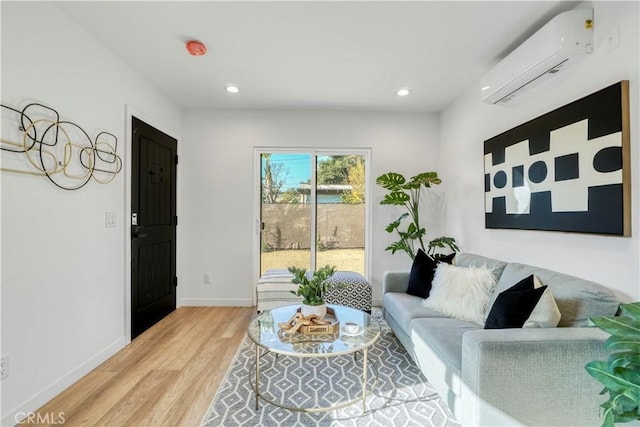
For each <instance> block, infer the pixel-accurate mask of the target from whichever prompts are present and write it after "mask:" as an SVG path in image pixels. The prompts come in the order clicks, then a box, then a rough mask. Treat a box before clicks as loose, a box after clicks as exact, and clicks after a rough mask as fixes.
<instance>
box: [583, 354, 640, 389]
mask: <svg viewBox="0 0 640 427" xmlns="http://www.w3.org/2000/svg"><path fill="white" fill-rule="evenodd" d="M608 368H609V367H608V363H607V362H604V361H601V360H596V361H594V362H589V363H587V365H586V366H585V369H586V370H587V372H588V373H589V375H591V376H592V377H593V378H595V379H596V380H598V381H600V382H601V383H602V384H604V386H605V387H607V388H608V389H609V390H613V391H615V392H616V393H625V392H626V391H627V390H629V389H630V390H632V392H633V393H640V383H637V384H636V383H633V382H631V381H629V380H627V379H626V378H623V377H618V376H617V375H615V374H613V373H611V372H610V371H609V369H608Z"/></svg>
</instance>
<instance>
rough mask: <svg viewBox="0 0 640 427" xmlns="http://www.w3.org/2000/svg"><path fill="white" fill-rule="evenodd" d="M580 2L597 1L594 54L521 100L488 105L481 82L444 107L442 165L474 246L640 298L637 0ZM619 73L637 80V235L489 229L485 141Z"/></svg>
mask: <svg viewBox="0 0 640 427" xmlns="http://www.w3.org/2000/svg"><path fill="white" fill-rule="evenodd" d="M581 6H582V7H591V6H592V7H594V24H595V28H594V38H595V52H594V53H593V55H591V57H590V58H588V59H587V60H586V61H584V62H582V63H579V64H577V65H576V66H575V67H574V68H571V69H568V70H567V72H566V74H565V73H564V72H563V73H560V74H558V75H557V76H556V77H554V78H553V79H551V80H549V81H548V82H545V83H544V84H542V85H540V86H538V87H536V88H534V89H532V90H531V91H530V92H529V93H526V94H525V95H523V102H521V103H520V104H521V105H518V106H516V107H505V106H503V107H500V106H489V105H484V104H482V103H481V102H480V82H478V85H477V87H474V88H471V89H470V90H469V91H468V92H467V93H465V94H464V96H462V97H461V98H460V99H459V100H458V101H457V102H455V103H454V104H453V105H451V106H450V107H449V108H447V109H446V111H444V112H443V114H442V116H441V122H440V126H441V132H442V133H441V139H440V144H441V148H440V153H441V166H440V167H439V169H440V171H441V173H442V175H443V178H444V181H445V183H444V184H443V186H444V187H445V189H446V192H447V195H448V196H449V198H448V205H447V207H448V210H447V216H448V218H449V220H448V226H449V227H450V228H449V233H450V234H452V235H453V236H455V237H456V238H458V239H459V240H460V241H461V243H462V247H463V249H464V250H465V251H467V252H474V253H480V254H484V255H486V256H490V257H495V258H498V259H504V260H509V261H517V262H525V263H528V264H533V265H538V266H541V267H546V268H550V269H553V270H557V271H561V272H565V273H569V274H572V275H575V276H579V277H584V278H587V279H590V280H593V281H596V282H599V283H602V284H605V285H607V286H609V287H612V288H614V289H617V290H619V291H621V292H622V293H624V294H625V295H626V296H627V297H630V298H631V299H634V300H637V299H638V298H639V296H640V289H639V283H640V276H639V268H640V267H639V264H640V263H639V259H640V251H639V245H638V242H639V240H640V237H639V236H640V228H639V227H640V224H639V223H638V212H639V211H638V200H640V198H639V195H640V182H639V178H638V177H639V174H638V172H639V170H638V165H639V164H640V163H639V162H638V156H639V153H638V117H639V114H638V111H639V110H638V93H639V89H640V88H639V84H640V79H639V70H638V65H639V62H640V61H639V58H638V51H639V39H640V37H639V35H638V27H639V25H638V2H595V3H585V4H582V5H581ZM615 27H619V29H620V47H619V48H618V49H615V50H613V51H607V50H606V47H605V40H606V37H607V35H608V33H609V32H610V30H612V29H614V28H615ZM620 80H629V81H630V98H631V173H632V186H631V188H632V209H633V210H632V218H633V221H632V234H633V236H632V237H630V238H624V237H606V236H594V235H586V234H575V233H558V232H544V231H523V230H488V229H485V228H484V170H483V167H484V164H483V142H484V140H486V139H489V138H491V137H493V136H495V135H498V134H500V133H502V132H504V131H507V130H509V129H511V128H513V127H515V126H517V125H519V124H522V123H524V122H527V121H529V120H531V119H533V118H536V117H538V116H540V115H542V114H544V113H547V112H549V111H552V110H554V109H556V108H558V107H561V106H563V105H565V104H568V103H570V102H572V101H574V100H576V99H579V98H582V97H584V96H586V95H589V94H591V93H593V92H596V91H597V90H599V89H602V88H605V87H607V86H609V85H611V84H613V83H616V82H618V81H620Z"/></svg>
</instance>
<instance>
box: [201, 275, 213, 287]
mask: <svg viewBox="0 0 640 427" xmlns="http://www.w3.org/2000/svg"><path fill="white" fill-rule="evenodd" d="M202 283H204V284H205V285H210V284H211V274H209V273H204V275H203V276H202Z"/></svg>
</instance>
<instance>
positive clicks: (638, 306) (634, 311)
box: [620, 302, 640, 321]
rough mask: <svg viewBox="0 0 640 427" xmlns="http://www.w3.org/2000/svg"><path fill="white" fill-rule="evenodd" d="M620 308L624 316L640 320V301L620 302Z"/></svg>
mask: <svg viewBox="0 0 640 427" xmlns="http://www.w3.org/2000/svg"><path fill="white" fill-rule="evenodd" d="M620 310H622V314H624V315H625V316H628V317H630V318H632V319H634V320H639V321H640V302H632V303H629V304H621V305H620Z"/></svg>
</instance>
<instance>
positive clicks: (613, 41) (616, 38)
mask: <svg viewBox="0 0 640 427" xmlns="http://www.w3.org/2000/svg"><path fill="white" fill-rule="evenodd" d="M618 47H620V27H615V28H613V29H611V30H610V31H609V33H608V34H607V38H606V40H605V49H606V51H607V52H610V51H612V50H615V49H617V48H618Z"/></svg>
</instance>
